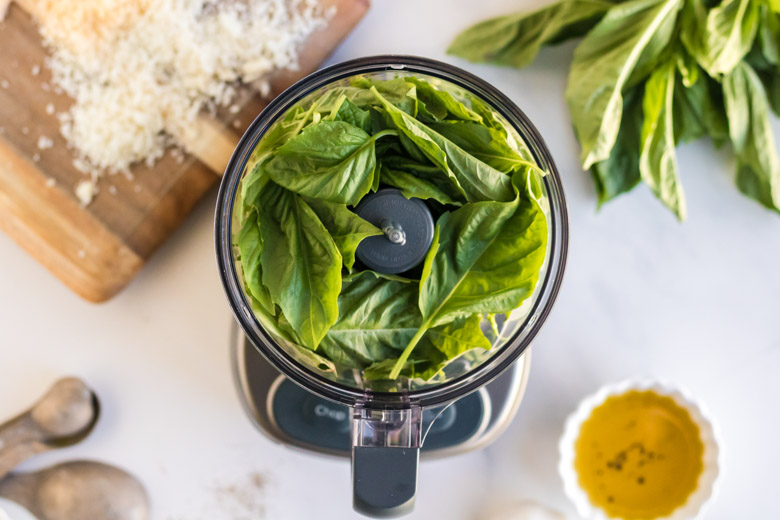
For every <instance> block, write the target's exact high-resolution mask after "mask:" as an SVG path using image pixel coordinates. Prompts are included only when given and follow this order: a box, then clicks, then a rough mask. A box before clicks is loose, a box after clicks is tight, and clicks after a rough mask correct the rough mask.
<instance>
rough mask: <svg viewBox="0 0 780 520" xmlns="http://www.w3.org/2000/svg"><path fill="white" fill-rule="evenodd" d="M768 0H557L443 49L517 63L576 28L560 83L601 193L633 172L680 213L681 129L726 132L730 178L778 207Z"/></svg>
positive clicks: (776, 103) (616, 188)
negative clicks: (564, 83) (733, 165)
mask: <svg viewBox="0 0 780 520" xmlns="http://www.w3.org/2000/svg"><path fill="white" fill-rule="evenodd" d="M779 5H780V3H778V2H777V1H775V0H720V1H717V0H716V1H715V2H709V1H706V0H629V1H626V2H619V1H609V2H605V1H601V0H559V1H558V2H556V3H554V4H552V5H549V6H547V7H543V8H541V9H538V10H536V11H533V12H530V13H518V14H511V15H508V16H502V17H498V18H494V19H492V20H487V21H485V22H482V23H479V24H477V25H475V26H473V27H471V28H469V29H467V30H466V31H464V32H462V33H461V34H460V35H459V36H458V37H457V38H456V39H455V41H454V42H453V43H452V45H451V47H450V49H449V52H450V53H451V54H454V55H458V56H461V57H463V58H466V59H468V60H471V61H475V62H490V63H496V64H499V65H509V66H514V67H524V66H526V65H528V64H529V63H531V61H533V59H534V58H535V56H536V54H537V53H538V52H539V49H540V48H541V47H542V46H543V45H550V44H555V43H559V42H562V41H565V40H568V39H572V38H579V37H582V38H583V39H582V42H581V43H580V44H579V46H578V47H577V49H576V50H575V52H574V59H573V61H572V64H571V69H570V73H569V84H568V88H567V89H566V102H567V104H568V106H569V111H570V112H571V116H572V120H573V123H574V129H575V133H576V136H577V139H578V140H579V142H580V145H581V148H582V155H581V162H582V166H583V168H585V169H589V170H590V172H591V174H592V176H593V179H594V181H595V183H596V187H597V192H598V197H599V204H601V203H603V202H605V201H608V200H610V199H612V198H614V197H616V196H618V195H620V194H621V193H624V192H627V191H629V190H631V189H632V188H633V187H634V186H636V184H638V183H639V182H640V181H641V182H644V183H645V184H647V185H648V186H649V187H650V188H651V190H652V191H653V193H654V194H655V195H656V196H657V197H658V198H659V199H660V200H661V201H662V202H663V203H664V204H665V205H666V206H667V207H668V208H669V209H671V210H672V211H673V212H674V214H675V215H676V216H677V217H678V218H679V219H680V220H684V219H685V218H686V209H685V197H684V194H683V189H682V182H681V179H680V172H679V169H678V166H677V159H676V156H675V147H676V145H677V144H678V143H679V142H680V141H691V140H694V139H699V138H701V137H704V136H709V137H710V138H712V140H713V141H714V142H715V144H716V145H717V146H720V145H721V144H722V143H724V142H725V141H727V140H728V141H730V142H731V144H732V148H733V151H734V154H735V155H736V157H737V173H736V184H737V187H738V188H739V189H740V191H742V193H744V194H745V195H747V196H749V197H751V198H753V199H755V200H757V201H758V202H760V203H761V204H763V205H764V206H766V207H767V208H770V209H772V210H775V211H780V160H778V154H777V149H776V145H775V141H774V136H773V133H772V130H771V128H770V125H769V120H768V108H771V109H772V110H774V111H775V113H778V110H780V14H778V12H779V11H780V8H778V6H779Z"/></svg>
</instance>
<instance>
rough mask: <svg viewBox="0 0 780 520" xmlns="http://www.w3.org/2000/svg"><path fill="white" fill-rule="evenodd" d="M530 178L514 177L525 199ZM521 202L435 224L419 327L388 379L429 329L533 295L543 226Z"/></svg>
mask: <svg viewBox="0 0 780 520" xmlns="http://www.w3.org/2000/svg"><path fill="white" fill-rule="evenodd" d="M532 173H533V170H530V169H529V170H528V171H527V172H519V173H517V174H515V176H514V177H513V179H514V181H515V182H516V183H518V184H520V183H522V189H523V194H524V195H525V194H526V192H525V189H527V188H526V186H527V185H528V182H529V177H530V176H531V175H532ZM525 196H527V195H525ZM525 196H521V195H520V194H519V193H518V195H517V197H516V198H515V200H514V201H512V202H508V203H501V202H477V203H472V204H467V205H465V206H463V207H462V208H460V209H458V210H456V211H453V212H452V213H445V214H444V215H442V216H441V217H440V218H439V221H438V223H437V226H436V231H435V233H434V240H433V244H432V245H431V248H430V250H429V251H428V255H427V256H426V258H425V263H424V265H423V273H422V277H421V279H420V296H419V306H420V311H421V313H422V317H423V323H422V325H421V326H420V329H419V330H418V331H417V333H416V334H415V335H414V337H413V338H412V339H411V340H410V342H409V344H408V345H407V346H406V348H405V349H404V351H403V353H402V354H401V356H400V357H399V358H398V361H397V362H396V364H395V366H394V368H393V372H391V374H390V376H391V378H395V377H397V376H398V374H399V373H400V371H401V369H402V368H403V366H404V363H405V362H406V360H407V359H409V356H410V355H411V353H412V351H413V350H414V348H415V346H416V344H417V342H418V341H419V340H420V339H421V338H422V337H423V335H424V334H425V333H426V332H427V330H428V329H430V328H432V327H435V326H437V325H443V324H445V323H448V322H450V321H452V320H453V319H456V318H461V317H463V316H465V315H467V314H472V313H498V312H510V311H511V310H513V309H515V308H517V307H518V306H519V305H520V304H521V303H522V302H523V301H524V300H525V299H526V298H528V297H529V296H530V295H531V293H532V292H533V289H534V287H535V286H536V282H537V280H538V278H539V270H540V269H541V266H542V263H543V261H544V256H545V251H546V244H547V221H546V219H545V216H544V214H543V213H542V211H541V209H540V208H539V206H538V204H537V203H536V201H535V200H534V199H533V198H528V199H526V198H525Z"/></svg>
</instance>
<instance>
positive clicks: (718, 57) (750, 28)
mask: <svg viewBox="0 0 780 520" xmlns="http://www.w3.org/2000/svg"><path fill="white" fill-rule="evenodd" d="M682 19H683V21H682V29H683V30H682V31H681V39H682V42H683V44H684V45H685V47H686V48H687V49H688V52H690V53H691V54H693V55H694V56H695V57H696V59H697V60H698V62H699V63H700V64H701V66H702V67H703V68H704V70H706V71H707V72H708V73H709V74H710V75H711V76H718V75H721V74H728V73H729V72H730V71H731V70H732V69H733V68H734V67H735V66H736V65H737V63H739V62H740V60H742V58H744V57H745V55H746V54H747V53H748V52H749V51H750V48H751V46H752V45H753V39H754V38H755V36H756V30H757V29H758V24H759V11H758V3H757V2H756V1H755V0H724V1H723V3H721V4H720V5H718V6H717V7H713V8H712V9H709V10H708V9H707V8H706V6H705V4H704V0H688V2H687V5H686V8H685V11H684V14H683V17H682Z"/></svg>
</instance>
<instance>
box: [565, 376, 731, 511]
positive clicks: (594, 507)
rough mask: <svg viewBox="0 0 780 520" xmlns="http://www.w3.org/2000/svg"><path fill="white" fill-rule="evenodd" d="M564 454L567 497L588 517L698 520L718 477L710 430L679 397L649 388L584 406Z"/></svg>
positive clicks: (628, 389) (600, 395)
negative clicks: (695, 519)
mask: <svg viewBox="0 0 780 520" xmlns="http://www.w3.org/2000/svg"><path fill="white" fill-rule="evenodd" d="M560 450H561V463H560V467H559V470H560V472H561V476H562V477H563V480H564V487H565V489H566V493H567V495H568V496H569V497H570V498H571V499H572V500H573V501H574V503H575V505H576V506H577V509H578V512H579V513H580V515H582V516H583V517H585V518H589V519H599V520H601V519H607V518H610V519H611V518H614V519H621V520H661V519H664V520H688V519H692V518H696V517H697V516H699V515H700V513H701V511H702V507H703V506H704V504H706V503H707V502H708V501H709V499H710V498H711V496H712V494H713V490H714V485H715V481H716V479H717V476H718V472H719V461H718V458H719V449H718V444H717V442H716V441H715V434H714V431H713V427H712V424H711V423H710V422H709V421H708V420H707V419H706V418H704V416H703V414H702V413H701V410H700V409H699V407H698V406H697V405H695V404H694V403H693V402H692V401H690V400H689V399H688V398H687V397H685V396H684V395H683V394H682V393H681V392H680V391H678V390H675V389H671V388H668V387H665V386H664V385H660V384H657V383H652V382H644V383H638V384H637V383H631V382H624V383H621V384H619V385H615V386H611V387H606V388H603V389H602V390H600V391H599V392H597V393H596V394H594V395H592V396H590V397H588V398H586V399H585V400H583V402H582V403H581V405H580V407H579V408H578V409H577V411H576V412H575V413H574V414H572V416H571V417H570V418H569V420H568V421H567V424H566V429H565V432H564V435H563V437H562V438H561V444H560Z"/></svg>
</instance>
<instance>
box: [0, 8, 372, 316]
mask: <svg viewBox="0 0 780 520" xmlns="http://www.w3.org/2000/svg"><path fill="white" fill-rule="evenodd" d="M322 3H323V4H324V5H326V6H333V7H335V8H336V10H337V11H336V14H335V15H334V17H333V18H332V19H331V21H330V23H329V24H328V26H327V27H326V28H325V29H323V30H320V31H317V32H315V33H313V34H312V35H311V36H310V38H309V39H308V40H307V42H306V43H305V45H304V46H303V48H302V50H301V54H300V60H299V61H300V64H299V67H298V69H297V70H294V71H280V72H279V73H277V74H275V75H274V76H273V77H272V78H270V80H271V86H272V92H271V97H273V95H276V94H278V93H279V92H281V91H283V90H284V89H285V88H287V87H288V86H290V85H291V84H292V83H294V82H295V81H297V80H298V79H300V78H302V77H304V76H305V75H306V74H308V73H310V72H312V71H313V70H315V69H316V68H317V66H319V64H320V63H321V62H322V61H323V60H324V59H325V58H326V57H327V56H328V55H329V54H330V52H331V51H332V50H333V48H334V47H335V46H336V45H337V44H338V43H339V42H340V41H341V40H342V39H343V38H344V37H345V36H346V35H347V34H348V33H349V31H350V30H351V29H352V28H353V27H354V26H355V24H357V22H358V21H359V20H360V19H361V18H362V17H363V15H364V14H365V12H366V10H367V9H368V6H369V2H368V0H322ZM0 49H3V52H2V53H0V229H2V230H3V231H4V232H5V233H7V234H8V235H10V236H11V237H12V238H13V239H14V240H15V241H16V242H18V243H19V244H20V245H21V246H22V247H23V248H24V249H25V250H27V251H28V252H29V253H30V254H31V255H32V256H33V257H35V258H36V259H37V260H38V261H39V262H40V263H42V264H43V265H44V266H45V267H46V268H47V269H49V270H50V271H51V272H52V273H54V274H55V275H56V276H57V277H58V278H59V279H60V280H62V281H63V282H64V283H65V284H66V285H67V286H68V287H70V288H71V289H73V290H74V291H75V292H76V293H78V294H79V295H81V296H82V297H84V298H86V299H87V300H90V301H93V302H100V301H105V300H107V299H109V298H111V297H112V296H114V295H115V294H116V293H118V292H119V291H120V290H121V289H122V288H123V287H125V286H126V285H127V284H128V283H129V282H130V281H131V280H132V279H133V277H134V276H135V275H136V274H137V273H138V272H139V271H140V269H141V268H142V267H143V265H144V263H145V262H146V260H147V259H148V258H149V257H150V256H151V255H152V254H153V253H154V251H155V250H156V249H157V248H158V247H159V246H160V245H161V244H162V243H163V242H164V241H165V240H166V239H167V238H168V237H169V236H170V235H171V234H172V233H173V232H174V231H175V230H176V229H177V228H178V227H179V225H180V224H181V223H182V221H183V220H184V219H185V218H186V216H187V215H188V214H189V213H190V212H191V210H192V208H193V206H194V205H195V204H196V203H197V202H198V201H199V200H200V199H201V198H202V197H203V195H205V194H206V193H207V192H208V190H209V189H210V188H211V187H212V186H213V185H214V184H215V183H216V182H217V181H218V179H219V175H220V174H222V172H223V171H224V168H225V166H226V165H227V162H228V159H229V158H230V154H231V153H232V151H233V148H234V146H235V144H236V143H237V142H238V139H239V137H240V135H241V133H243V130H244V129H245V128H246V127H247V126H248V125H249V123H250V122H251V121H252V120H253V119H254V118H255V117H256V116H257V114H258V113H259V112H260V110H262V108H263V107H264V106H265V105H266V104H267V102H268V100H269V99H263V98H261V97H260V95H259V94H258V93H257V92H256V90H255V89H253V88H251V87H247V88H245V89H243V90H242V91H241V92H240V93H239V96H238V98H237V100H236V104H237V105H238V107H239V108H240V110H239V111H238V113H235V114H231V113H230V111H229V110H227V109H225V110H220V111H219V112H218V113H217V117H216V118H210V117H209V116H205V115H204V116H203V117H201V120H200V123H199V124H200V126H199V129H200V136H199V138H198V139H197V140H195V141H193V142H191V143H186V144H187V145H188V148H190V147H191V150H192V153H191V154H185V155H183V156H181V155H179V156H178V157H177V154H173V153H167V154H166V155H165V156H164V157H163V158H162V159H161V160H160V161H158V162H157V163H156V164H155V165H154V166H153V167H148V166H145V165H139V166H137V167H134V168H133V175H132V177H127V176H125V175H122V174H116V175H109V176H106V177H105V178H103V179H102V180H101V182H100V184H99V192H98V194H97V195H96V197H95V199H94V200H93V202H92V203H91V204H90V205H89V206H87V207H82V206H81V205H80V204H79V202H78V200H77V199H76V197H75V194H74V188H75V186H76V185H77V184H78V183H79V182H80V181H81V180H83V179H84V178H85V177H84V174H82V173H81V172H79V171H78V170H77V169H76V168H75V167H74V166H73V155H72V152H71V150H68V148H67V146H66V144H65V141H64V139H63V138H62V137H61V136H60V134H59V123H58V121H57V119H56V117H55V115H53V114H51V113H49V112H50V111H51V110H50V108H51V107H54V109H55V111H56V112H62V111H64V110H66V109H67V108H68V106H69V104H70V103H71V100H70V99H69V98H68V97H67V96H65V95H63V94H58V93H57V92H55V90H56V89H55V88H54V86H53V85H51V84H50V77H49V75H48V71H47V69H46V67H45V66H44V60H45V57H46V51H45V49H44V48H43V46H42V43H41V41H40V36H39V35H38V30H37V27H36V25H35V22H34V21H33V19H32V18H31V16H30V15H29V14H28V13H27V12H25V11H24V10H23V9H22V8H20V7H19V6H18V5H15V4H11V7H10V9H9V10H8V13H7V16H6V19H5V21H3V22H0ZM35 71H39V72H38V74H37V75H36V74H34V72H35ZM49 105H51V107H49ZM47 107H49V110H47ZM41 137H43V138H45V139H51V140H52V141H53V142H54V146H53V147H51V148H46V149H40V148H39V146H38V144H39V140H40V139H41Z"/></svg>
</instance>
